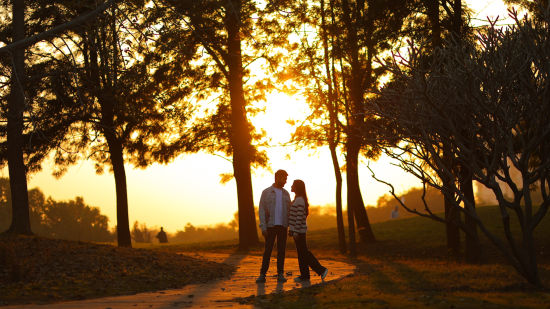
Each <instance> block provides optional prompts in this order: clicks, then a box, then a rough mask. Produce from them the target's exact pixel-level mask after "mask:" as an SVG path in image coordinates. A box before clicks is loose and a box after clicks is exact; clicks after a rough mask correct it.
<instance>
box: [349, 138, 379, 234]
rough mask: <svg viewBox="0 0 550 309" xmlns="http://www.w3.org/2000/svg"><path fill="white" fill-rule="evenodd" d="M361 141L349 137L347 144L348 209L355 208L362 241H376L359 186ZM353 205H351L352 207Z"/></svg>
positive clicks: (354, 212) (354, 213)
mask: <svg viewBox="0 0 550 309" xmlns="http://www.w3.org/2000/svg"><path fill="white" fill-rule="evenodd" d="M358 143H359V141H354V138H348V142H347V144H346V146H347V147H346V149H347V151H346V154H347V156H346V158H347V162H346V181H347V188H348V191H347V200H348V209H349V208H353V215H354V217H355V222H357V231H358V232H359V238H360V240H361V242H362V243H372V242H375V241H376V239H375V238H374V234H373V232H372V228H371V226H370V223H369V217H368V216H367V210H366V209H365V204H364V203H363V197H362V196H361V189H360V187H359V168H358V161H359V149H360V145H359V144H358ZM350 205H351V207H350Z"/></svg>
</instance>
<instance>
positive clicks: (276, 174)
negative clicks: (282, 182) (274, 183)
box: [275, 170, 288, 177]
mask: <svg viewBox="0 0 550 309" xmlns="http://www.w3.org/2000/svg"><path fill="white" fill-rule="evenodd" d="M279 175H285V176H288V173H287V172H286V171H285V170H277V171H276V172H275V177H277V176H279Z"/></svg>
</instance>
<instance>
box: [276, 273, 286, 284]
mask: <svg viewBox="0 0 550 309" xmlns="http://www.w3.org/2000/svg"><path fill="white" fill-rule="evenodd" d="M277 282H286V278H285V275H284V274H279V275H277Z"/></svg>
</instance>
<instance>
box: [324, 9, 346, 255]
mask: <svg viewBox="0 0 550 309" xmlns="http://www.w3.org/2000/svg"><path fill="white" fill-rule="evenodd" d="M320 4H321V5H320V6H321V35H322V40H323V52H324V56H323V58H324V59H323V60H324V64H325V70H326V72H327V85H328V101H327V102H326V105H327V107H328V110H329V121H330V127H329V133H328V136H329V137H328V138H329V149H330V156H331V158H332V166H333V168H334V177H335V178H336V196H335V199H336V226H337V229H338V247H339V249H340V252H342V253H345V252H346V251H347V248H346V232H345V230H344V218H343V214H342V172H341V171H340V164H339V163H338V156H337V154H336V147H337V146H338V141H339V131H338V129H337V127H338V126H337V122H338V119H337V118H338V115H337V111H336V106H337V103H336V102H335V101H336V100H335V99H334V89H333V88H332V85H333V82H334V81H333V78H332V76H333V71H332V70H331V67H330V54H329V50H328V31H327V29H326V28H327V26H326V22H325V13H326V11H325V2H324V0H321V3H320Z"/></svg>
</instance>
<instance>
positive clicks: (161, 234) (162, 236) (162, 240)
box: [156, 226, 168, 244]
mask: <svg viewBox="0 0 550 309" xmlns="http://www.w3.org/2000/svg"><path fill="white" fill-rule="evenodd" d="M156 237H157V238H158V240H159V243H161V244H165V243H167V242H168V237H167V236H166V232H164V230H163V229H162V226H161V227H160V232H158V234H157V236H156Z"/></svg>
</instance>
